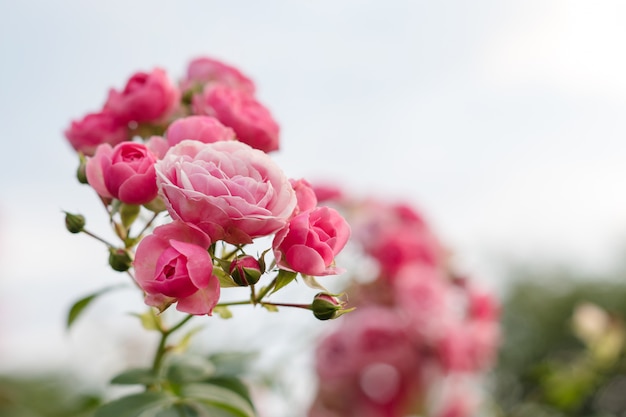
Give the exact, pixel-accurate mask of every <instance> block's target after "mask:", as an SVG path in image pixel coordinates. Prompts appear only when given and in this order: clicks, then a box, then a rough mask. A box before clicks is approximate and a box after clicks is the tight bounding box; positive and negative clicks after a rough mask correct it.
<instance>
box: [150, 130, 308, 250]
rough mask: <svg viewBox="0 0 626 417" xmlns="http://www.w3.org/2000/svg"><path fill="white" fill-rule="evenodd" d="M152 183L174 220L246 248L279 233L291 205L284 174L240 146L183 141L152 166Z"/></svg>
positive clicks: (264, 157) (292, 199)
mask: <svg viewBox="0 0 626 417" xmlns="http://www.w3.org/2000/svg"><path fill="white" fill-rule="evenodd" d="M156 172H157V183H158V186H159V190H160V193H161V195H162V197H163V199H164V201H165V204H166V205H167V208H168V211H169V213H170V214H171V216H172V217H173V218H175V219H179V220H181V221H183V222H185V223H189V224H192V225H195V226H197V227H198V228H200V229H201V230H203V231H204V232H206V233H207V234H208V235H209V236H210V237H211V239H212V240H213V241H215V240H224V241H226V242H228V243H232V244H243V243H251V242H252V239H253V238H256V237H260V236H266V235H270V234H272V233H275V232H276V231H278V230H279V229H280V228H282V227H283V226H284V225H285V223H286V222H287V219H288V218H289V217H290V216H291V214H292V212H293V210H294V208H295V206H296V195H295V192H294V190H293V188H292V187H291V184H289V180H288V179H287V177H286V176H285V174H284V173H283V171H282V170H281V169H280V168H279V167H278V166H277V165H276V164H275V163H274V161H272V159H271V158H270V157H269V156H267V155H266V154H264V153H263V152H261V151H259V150H256V149H253V148H251V147H250V146H248V145H246V144H244V143H241V142H237V141H234V142H215V143H208V144H206V143H201V142H198V141H192V140H185V141H182V142H181V143H179V144H178V145H176V146H174V147H173V148H171V149H170V150H169V151H168V152H167V154H166V155H165V157H164V158H163V159H162V160H161V161H159V162H157V164H156Z"/></svg>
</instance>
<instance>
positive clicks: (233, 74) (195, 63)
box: [182, 57, 255, 94]
mask: <svg viewBox="0 0 626 417" xmlns="http://www.w3.org/2000/svg"><path fill="white" fill-rule="evenodd" d="M207 83H218V84H224V85H227V86H229V87H234V88H239V89H241V90H244V91H247V92H249V93H252V94H253V93H254V90H255V87H254V82H252V80H251V79H250V78H248V77H247V76H245V75H244V74H242V73H241V71H239V70H238V69H237V68H235V67H233V66H230V65H228V64H225V63H223V62H221V61H218V60H216V59H213V58H208V57H199V58H196V59H194V60H192V61H191V62H190V63H189V66H188V67H187V77H186V78H185V79H184V80H183V82H182V88H183V89H188V88H192V87H193V86H194V85H198V84H200V85H204V84H207Z"/></svg>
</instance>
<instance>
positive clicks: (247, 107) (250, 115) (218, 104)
mask: <svg viewBox="0 0 626 417" xmlns="http://www.w3.org/2000/svg"><path fill="white" fill-rule="evenodd" d="M193 108H194V113H196V114H206V115H209V116H214V117H216V118H217V119H218V120H219V121H220V122H222V123H223V124H224V125H226V126H229V127H232V128H233V130H234V131H235V133H236V134H237V139H238V140H240V141H241V142H243V143H246V144H248V145H250V146H252V147H253V148H256V149H260V150H262V151H263V152H271V151H275V150H277V149H278V145H279V133H280V128H279V126H278V123H276V121H275V120H274V118H273V117H272V114H271V113H270V111H269V110H268V109H267V108H266V107H265V106H263V105H262V104H261V103H260V102H259V101H257V99H256V98H254V96H253V95H252V94H250V93H249V92H247V91H245V90H240V89H237V88H232V87H228V86H226V85H221V84H209V85H207V86H206V88H205V89H204V92H203V93H202V94H200V95H197V96H195V97H194V100H193Z"/></svg>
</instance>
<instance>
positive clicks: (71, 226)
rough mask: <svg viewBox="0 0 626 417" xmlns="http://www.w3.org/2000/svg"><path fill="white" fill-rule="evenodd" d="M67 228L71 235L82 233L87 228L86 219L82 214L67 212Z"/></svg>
mask: <svg viewBox="0 0 626 417" xmlns="http://www.w3.org/2000/svg"><path fill="white" fill-rule="evenodd" d="M65 227H66V228H67V230H69V232H70V233H80V232H82V231H83V228H84V227H85V217H84V216H82V215H80V214H72V213H68V212H67V211H66V212H65Z"/></svg>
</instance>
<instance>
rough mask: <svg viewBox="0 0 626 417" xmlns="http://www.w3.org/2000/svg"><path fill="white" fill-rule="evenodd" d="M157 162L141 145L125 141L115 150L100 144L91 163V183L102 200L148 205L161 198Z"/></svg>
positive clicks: (89, 179) (88, 171) (88, 172)
mask: <svg viewBox="0 0 626 417" xmlns="http://www.w3.org/2000/svg"><path fill="white" fill-rule="evenodd" d="M155 162H156V158H155V156H154V155H153V154H152V153H151V152H150V151H149V150H148V148H147V147H146V146H145V145H143V144H141V143H136V142H123V143H120V144H119V145H117V146H115V148H111V146H110V145H100V146H99V147H98V149H97V150H96V154H95V155H94V156H93V157H91V158H89V159H88V161H87V168H86V174H87V181H88V182H89V185H91V186H92V187H93V188H94V189H95V190H96V192H97V193H98V194H99V195H100V196H102V197H105V198H111V197H114V198H117V199H118V200H120V201H121V202H123V203H127V204H145V203H148V202H150V201H152V200H154V198H155V197H156V196H157V185H156V173H155V170H154V163H155Z"/></svg>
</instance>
